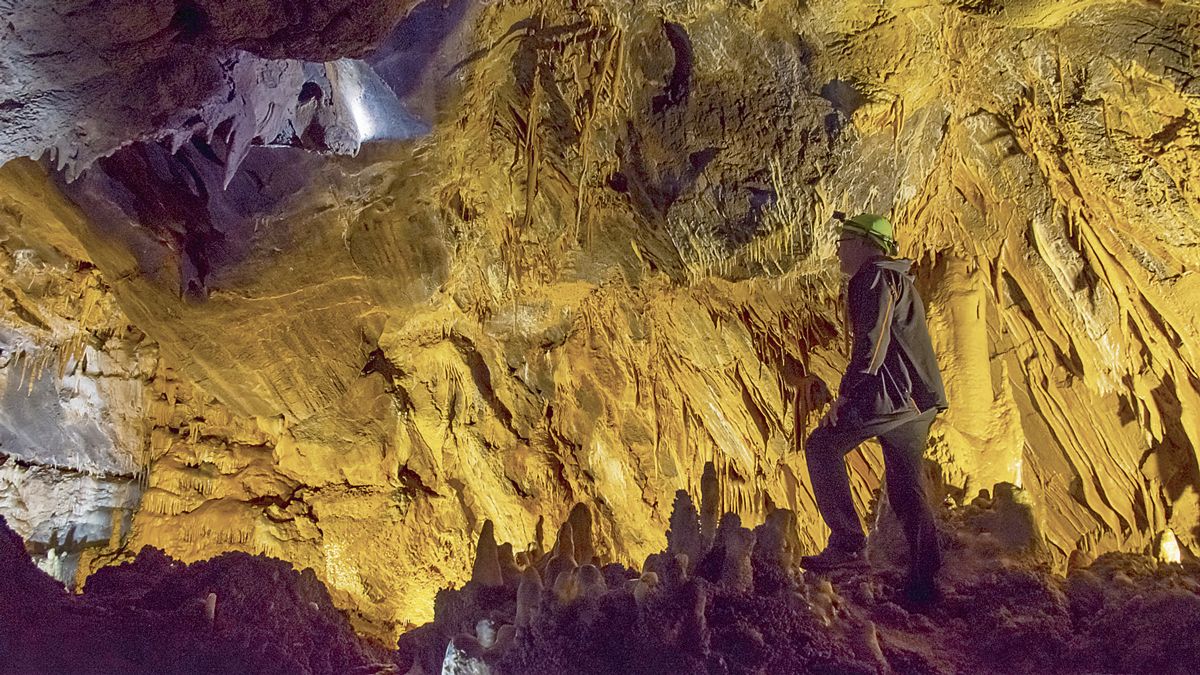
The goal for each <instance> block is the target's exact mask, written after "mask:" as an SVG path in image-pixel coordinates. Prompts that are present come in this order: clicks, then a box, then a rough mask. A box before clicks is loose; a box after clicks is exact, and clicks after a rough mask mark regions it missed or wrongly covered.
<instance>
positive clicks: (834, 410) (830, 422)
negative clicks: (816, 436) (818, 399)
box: [821, 398, 842, 427]
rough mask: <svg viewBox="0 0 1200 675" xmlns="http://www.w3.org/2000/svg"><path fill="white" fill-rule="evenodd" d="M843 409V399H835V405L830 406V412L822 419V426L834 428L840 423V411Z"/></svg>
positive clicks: (826, 412)
mask: <svg viewBox="0 0 1200 675" xmlns="http://www.w3.org/2000/svg"><path fill="white" fill-rule="evenodd" d="M841 407H842V399H840V398H835V399H834V400H833V403H830V404H829V410H827V411H825V416H824V417H822V418H821V426H823V427H832V426H835V425H836V424H837V421H838V409H839V408H841Z"/></svg>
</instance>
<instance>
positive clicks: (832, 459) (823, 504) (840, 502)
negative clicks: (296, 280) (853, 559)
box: [804, 426, 866, 551]
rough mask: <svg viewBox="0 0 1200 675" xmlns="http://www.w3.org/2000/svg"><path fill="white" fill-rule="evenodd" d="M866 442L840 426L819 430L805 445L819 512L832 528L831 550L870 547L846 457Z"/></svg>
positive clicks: (805, 453) (856, 549)
mask: <svg viewBox="0 0 1200 675" xmlns="http://www.w3.org/2000/svg"><path fill="white" fill-rule="evenodd" d="M864 440H865V437H863V436H862V435H861V434H855V433H851V432H850V431H849V430H847V429H845V428H838V426H824V427H817V428H816V429H815V430H814V431H813V432H812V434H810V435H809V437H808V440H807V441H806V442H805V444H804V457H805V460H806V461H807V462H808V478H809V481H810V482H811V483H812V488H813V496H814V497H815V498H816V500H817V510H818V511H820V513H821V518H823V519H824V520H825V524H826V525H828V526H829V530H830V532H831V533H832V534H831V535H830V536H829V547H830V548H837V549H841V550H844V551H860V550H862V548H863V547H864V546H865V544H866V536H865V535H864V534H863V528H862V523H861V522H860V521H859V519H858V512H857V511H855V510H854V499H853V498H852V497H851V495H850V478H849V476H847V474H846V453H848V452H850V451H851V450H853V449H854V448H856V447H858V445H859V444H860V443H862V442H863V441H864Z"/></svg>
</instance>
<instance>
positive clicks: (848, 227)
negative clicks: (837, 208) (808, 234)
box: [801, 214, 948, 601]
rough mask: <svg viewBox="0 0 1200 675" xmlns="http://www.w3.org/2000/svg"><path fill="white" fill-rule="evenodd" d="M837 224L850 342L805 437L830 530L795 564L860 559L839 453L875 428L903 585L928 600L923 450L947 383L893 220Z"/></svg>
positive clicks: (929, 546) (928, 515) (861, 539)
mask: <svg viewBox="0 0 1200 675" xmlns="http://www.w3.org/2000/svg"><path fill="white" fill-rule="evenodd" d="M835 216H841V214H835ZM839 219H840V218H839ZM842 223H843V224H842V229H841V236H840V238H839V240H838V259H839V260H840V261H841V269H842V274H844V275H845V276H847V277H848V278H849V280H850V281H849V285H848V289H847V294H846V299H847V302H848V303H849V310H850V312H849V314H850V324H851V326H850V327H851V330H852V331H853V336H854V343H853V348H852V350H851V354H850V364H849V366H847V368H846V374H845V375H844V376H843V377H842V382H841V385H840V386H839V387H838V397H837V400H835V401H834V402H833V405H832V406H831V407H830V409H829V412H828V413H826V415H825V418H824V419H822V420H821V423H820V425H818V427H817V429H816V430H814V431H813V432H812V434H811V435H810V436H809V437H808V441H807V442H806V443H805V454H806V458H807V461H808V472H809V478H810V479H811V481H812V486H813V493H814V495H815V497H816V500H817V508H818V509H819V510H820V512H821V517H822V518H824V519H825V524H826V525H828V526H829V529H830V530H831V531H832V534H831V535H830V537H829V544H828V546H826V548H825V550H824V551H822V552H821V553H819V554H817V555H814V556H806V557H804V558H802V560H801V566H803V567H804V568H806V569H810V570H818V571H821V570H830V569H835V568H838V567H848V566H859V565H863V564H865V563H866V558H865V549H866V537H865V536H864V535H863V529H862V525H861V523H860V522H859V519H858V514H857V513H856V512H855V510H854V502H853V501H852V499H851V496H850V481H849V479H848V477H847V475H846V464H845V456H846V453H848V452H850V451H851V450H853V449H854V448H856V447H858V445H859V444H860V443H862V442H863V441H865V440H867V439H869V438H875V437H878V438H879V441H880V444H881V445H882V446H883V459H884V464H885V483H886V486H887V494H888V500H889V502H890V503H891V506H892V509H893V510H895V512H896V515H897V516H898V517H899V519H900V523H901V524H902V525H903V527H904V534H905V536H906V537H907V538H908V544H909V549H910V551H911V553H912V555H911V558H910V563H909V576H908V586H907V588H906V592H907V594H908V595H909V597H910V598H912V599H914V600H918V601H926V600H931V599H932V598H933V597H934V595H935V587H934V582H933V579H934V575H935V574H936V573H937V571H938V568H940V567H941V563H942V559H941V552H940V551H939V549H938V542H937V531H936V529H935V526H934V522H933V512H932V510H931V509H930V507H929V503H928V502H927V501H926V497H925V488H924V485H923V481H922V471H921V456H922V454H923V453H924V450H925V444H926V442H927V441H928V439H929V427H930V425H931V424H932V423H933V418H934V416H935V415H937V413H938V412H939V411H941V410H945V409H946V408H947V407H948V403H947V401H946V391H945V388H944V387H943V385H942V376H941V372H940V371H939V370H938V366H937V359H936V357H935V356H934V353H933V345H932V343H931V342H930V339H929V330H928V328H927V327H926V325H925V307H924V304H923V303H922V302H921V297H920V296H919V295H918V294H917V290H916V288H914V287H913V277H912V275H911V273H910V271H909V270H910V268H911V266H912V261H909V260H897V259H893V258H892V257H890V256H893V255H896V254H897V253H898V248H897V246H896V240H895V238H894V237H893V234H892V224H891V223H890V222H889V221H888V220H887V219H886V218H884V217H882V216H877V215H873V214H862V215H858V216H855V217H854V218H851V219H849V220H843V221H842Z"/></svg>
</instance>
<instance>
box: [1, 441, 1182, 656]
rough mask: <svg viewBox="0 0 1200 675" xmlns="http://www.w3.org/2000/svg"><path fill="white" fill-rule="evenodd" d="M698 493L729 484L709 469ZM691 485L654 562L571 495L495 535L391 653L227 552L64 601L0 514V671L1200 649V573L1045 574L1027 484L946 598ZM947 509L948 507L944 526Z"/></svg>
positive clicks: (885, 561) (975, 539) (963, 534)
mask: <svg viewBox="0 0 1200 675" xmlns="http://www.w3.org/2000/svg"><path fill="white" fill-rule="evenodd" d="M704 479H705V481H704V482H705V483H706V484H708V485H713V486H715V485H717V478H716V472H715V471H714V469H713V466H712V464H709V465H707V467H706V470H705V476H704ZM718 495H719V491H713V492H710V493H707V494H706V496H705V499H704V501H702V502H701V505H700V509H699V512H697V508H696V506H695V504H694V502H693V500H692V498H691V496H690V495H688V494H687V493H686V492H684V491H682V490H680V491H679V492H678V493H677V495H676V498H675V504H674V508H673V511H672V515H671V529H670V531H668V532H667V535H666V540H667V546H666V548H665V549H663V550H662V551H660V552H657V553H655V554H652V555H651V556H649V557H648V558H647V559H646V561H645V564H644V565H643V568H642V569H643V571H642V572H641V573H638V572H637V571H634V570H630V569H628V568H626V567H625V566H623V565H621V564H617V563H611V562H607V561H606V559H605V557H604V556H603V555H602V554H601V553H599V551H598V550H597V547H596V542H595V540H594V539H593V535H594V532H593V530H592V527H591V525H592V519H591V511H590V509H589V508H588V507H586V506H585V505H582V504H579V505H576V507H575V508H573V509H572V510H571V514H570V516H569V517H568V519H567V520H566V522H564V523H562V525H561V527H560V528H559V529H558V534H557V536H556V538H555V542H554V545H553V547H552V548H551V549H549V550H540V549H538V548H531V549H526V550H520V549H518V548H517V547H514V546H513V545H512V544H511V543H503V544H497V542H496V539H495V535H494V532H495V530H494V526H493V524H492V523H491V521H488V522H487V523H485V524H484V526H483V527H482V529H481V532H480V536H479V541H478V543H477V545H476V547H475V551H474V564H473V571H472V573H471V578H470V580H469V581H467V583H466V584H465V585H463V587H462V588H460V589H457V590H449V589H448V590H445V591H442V592H440V593H439V594H438V597H437V602H436V610H435V618H434V620H433V621H432V622H431V623H429V624H426V625H425V626H422V627H421V628H418V629H416V630H414V631H411V632H409V633H407V634H405V635H404V636H402V637H401V638H400V641H399V645H398V649H395V650H390V649H385V648H383V647H382V646H380V645H377V644H372V643H371V642H370V641H366V640H362V639H361V638H359V637H357V636H355V635H354V633H353V632H352V631H351V630H350V626H349V624H348V622H347V621H346V619H345V617H344V616H342V615H341V614H340V613H339V612H338V611H337V610H336V609H335V608H334V606H333V604H332V603H331V601H330V597H329V595H328V593H327V592H326V590H325V588H324V587H323V586H322V585H321V584H320V582H319V581H317V579H316V576H315V575H314V574H313V573H312V570H304V571H303V572H297V571H296V570H294V569H292V568H291V566H289V565H288V564H287V563H285V562H283V561H279V560H273V559H268V558H264V557H262V556H250V555H247V554H245V553H240V552H239V553H225V554H222V555H220V556H218V557H216V558H214V559H213V560H210V561H204V562H198V563H194V564H191V565H185V564H183V563H180V562H178V561H175V560H172V559H171V558H169V557H167V556H165V555H164V554H163V553H162V552H161V551H158V550H157V549H153V548H149V547H148V548H145V549H143V550H142V552H141V553H139V554H138V556H137V558H136V559H134V560H133V561H131V562H128V563H125V564H122V565H119V566H116V567H108V568H105V569H102V570H100V571H99V572H97V573H96V574H94V575H93V576H92V577H90V578H89V579H88V582H87V586H86V587H85V588H84V591H83V593H82V594H79V595H71V594H68V593H66V592H65V591H63V589H62V588H61V587H59V586H57V585H56V584H55V582H54V581H52V580H51V579H50V578H49V577H46V576H45V575H44V574H42V573H41V572H39V571H38V570H37V569H36V568H34V566H33V565H32V564H31V561H30V560H29V559H28V558H27V557H26V556H25V554H24V552H23V551H22V550H21V542H20V539H19V538H18V537H16V536H15V535H14V534H13V533H12V532H11V531H9V530H8V529H7V528H6V527H3V520H0V570H2V571H3V572H4V575H3V576H2V577H0V612H2V613H3V616H5V617H6V618H7V619H9V620H7V621H5V622H3V623H0V672H22V673H25V672H123V673H142V672H147V673H155V672H188V673H191V672H196V673H201V672H203V673H210V672H211V673H224V672H254V673H289V674H317V673H320V674H325V673H330V674H332V673H338V674H345V673H355V674H362V675H365V674H367V673H375V674H379V675H382V674H384V673H407V674H408V675H416V674H418V673H437V672H441V673H445V674H451V675H489V674H491V673H522V674H524V675H536V674H539V673H598V674H599V673H603V674H607V673H656V674H657V673H672V674H676V673H678V674H683V673H687V674H690V673H714V672H717V673H800V672H828V673H863V674H866V673H892V672H920V673H962V672H972V673H992V672H995V673H1046V672H1055V673H1095V672H1155V673H1186V672H1191V671H1192V670H1193V669H1194V665H1195V663H1196V659H1197V658H1198V657H1200V641H1198V640H1197V637H1196V636H1197V628H1200V623H1198V622H1200V567H1197V565H1196V563H1195V562H1194V561H1188V562H1187V563H1185V564H1184V565H1180V564H1179V563H1169V562H1168V563H1164V562H1162V561H1158V560H1155V559H1153V558H1150V557H1148V556H1144V555H1134V554H1116V553H1109V554H1105V555H1104V556H1102V557H1101V558H1100V559H1098V560H1097V561H1095V562H1094V563H1093V564H1091V565H1090V566H1086V567H1083V566H1080V567H1077V568H1075V569H1073V570H1072V571H1071V573H1070V574H1069V576H1068V577H1067V578H1066V579H1063V578H1062V577H1058V576H1055V575H1052V574H1050V573H1049V570H1048V569H1047V568H1046V567H1045V564H1044V562H1039V560H1040V559H1042V558H1043V556H1044V549H1043V545H1044V542H1043V540H1042V538H1041V536H1040V533H1039V532H1038V530H1037V528H1036V527H1031V526H1030V525H1031V524H1032V522H1033V517H1032V516H1033V514H1032V511H1031V509H1030V508H1029V506H1028V504H1025V503H1023V502H1025V501H1026V500H1025V499H1024V498H1023V497H1022V493H1021V490H1020V489H1019V488H1016V487H1015V486H1012V485H1011V484H1001V485H998V486H996V489H995V491H994V497H992V496H989V498H987V499H983V498H980V499H977V500H975V501H974V503H972V504H971V505H970V506H967V507H964V508H961V509H957V510H956V511H954V512H953V513H952V514H948V518H946V519H944V520H942V522H941V523H940V530H941V532H940V536H941V538H942V539H943V546H944V548H945V550H946V552H947V567H946V569H945V572H944V574H943V575H942V580H941V582H940V583H941V585H942V587H943V588H944V589H945V597H944V599H943V600H941V601H940V602H938V603H937V604H935V605H915V606H914V605H913V604H911V602H910V601H907V600H905V599H904V596H903V594H901V593H900V592H899V590H898V586H899V585H900V584H899V581H900V576H901V574H900V570H899V569H897V567H896V566H897V564H901V565H902V560H900V559H899V558H898V555H897V554H898V552H901V551H904V550H905V549H906V547H905V546H903V545H900V546H890V545H889V544H888V543H887V542H888V541H889V540H890V541H892V542H896V541H898V537H899V532H898V531H897V530H898V524H896V523H894V522H893V523H891V524H888V522H887V520H886V519H885V520H884V522H883V524H881V526H880V530H879V532H880V535H881V536H877V537H875V538H874V539H873V541H872V552H871V553H872V560H873V563H874V570H873V571H869V572H868V571H862V570H858V571H844V572H839V573H836V574H833V575H832V576H831V577H819V576H815V575H812V574H811V573H807V574H805V573H801V572H800V571H799V570H798V569H797V568H796V567H795V562H796V559H797V557H798V554H799V553H800V552H801V550H802V549H803V545H802V544H801V543H800V542H799V541H798V539H797V537H796V533H797V529H796V527H795V514H793V513H791V512H790V511H786V510H776V511H772V512H771V513H770V514H769V515H768V516H767V518H766V521H765V522H764V523H763V524H762V525H759V526H758V527H755V528H754V529H753V530H750V529H747V528H745V527H743V526H741V525H740V524H739V523H740V519H739V518H738V516H737V515H735V514H733V513H725V514H724V515H722V516H720V517H719V518H718V517H717V511H715V510H714V507H713V506H712V504H711V503H710V501H711V499H713V498H717V497H718ZM943 515H947V514H943Z"/></svg>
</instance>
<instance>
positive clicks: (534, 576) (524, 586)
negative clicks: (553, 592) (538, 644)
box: [515, 566, 542, 628]
mask: <svg viewBox="0 0 1200 675" xmlns="http://www.w3.org/2000/svg"><path fill="white" fill-rule="evenodd" d="M541 603H542V578H541V577H540V576H538V571H537V569H535V568H534V567H533V566H529V567H526V568H525V571H523V572H522V573H521V585H520V586H518V587H517V609H516V617H515V618H516V624H517V626H518V627H519V628H528V627H529V624H530V623H531V622H532V621H533V620H534V618H535V617H536V615H537V612H538V609H539V608H540V607H541Z"/></svg>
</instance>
